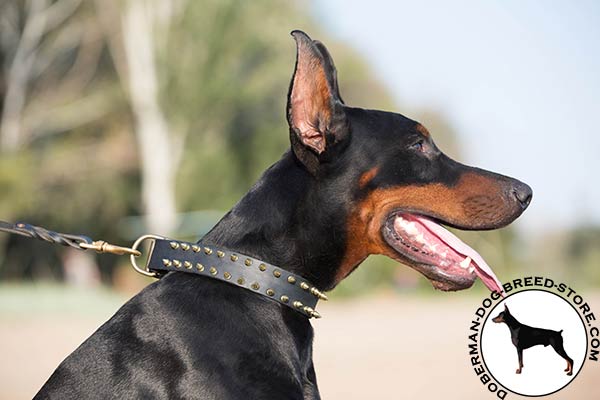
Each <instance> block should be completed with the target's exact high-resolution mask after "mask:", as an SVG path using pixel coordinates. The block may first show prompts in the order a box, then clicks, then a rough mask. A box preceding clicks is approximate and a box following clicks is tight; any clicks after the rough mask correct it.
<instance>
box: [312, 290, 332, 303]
mask: <svg viewBox="0 0 600 400" xmlns="http://www.w3.org/2000/svg"><path fill="white" fill-rule="evenodd" d="M310 293H311V294H312V295H313V296H317V298H319V299H320V300H325V301H327V300H329V298H328V297H327V295H326V294H325V293H323V292H321V291H320V290H319V289H317V288H316V287H312V288H310Z"/></svg>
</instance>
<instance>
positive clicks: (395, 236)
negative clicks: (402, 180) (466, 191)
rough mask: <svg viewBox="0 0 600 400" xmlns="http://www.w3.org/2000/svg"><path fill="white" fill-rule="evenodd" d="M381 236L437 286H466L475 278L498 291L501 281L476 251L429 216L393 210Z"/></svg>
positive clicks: (500, 287) (446, 288) (462, 287)
mask: <svg viewBox="0 0 600 400" xmlns="http://www.w3.org/2000/svg"><path fill="white" fill-rule="evenodd" d="M383 237H384V239H385V240H386V242H387V243H388V245H389V246H391V247H392V249H394V250H395V252H397V253H398V254H399V255H400V256H401V257H400V258H401V259H402V261H407V262H408V263H409V264H410V265H411V266H412V267H413V268H415V269H417V270H418V271H420V272H421V273H422V274H423V275H425V276H426V277H427V278H429V279H430V280H431V281H432V283H433V285H434V286H435V287H436V288H438V289H441V290H461V289H466V288H468V287H471V286H472V285H473V282H474V281H475V279H476V277H479V279H481V280H482V282H483V283H484V284H485V286H486V287H487V288H488V289H490V290H491V291H497V292H498V293H501V289H502V284H501V283H500V281H499V280H498V278H497V277H496V275H495V274H494V272H493V271H492V269H491V268H490V267H489V265H487V263H486V262H485V261H484V259H483V258H482V257H481V256H480V255H479V253H477V252H476V251H475V250H474V249H472V248H471V247H469V246H468V245H467V244H465V243H464V242H463V241H462V240H460V239H459V238H458V237H456V236H455V235H454V234H452V233H451V232H450V231H448V230H446V229H445V228H443V227H442V226H441V225H439V224H437V223H436V222H434V221H433V220H432V219H430V218H427V217H424V216H421V215H417V214H409V213H403V212H396V213H394V214H392V215H391V216H390V217H389V218H388V219H387V222H386V223H385V225H384V227H383Z"/></svg>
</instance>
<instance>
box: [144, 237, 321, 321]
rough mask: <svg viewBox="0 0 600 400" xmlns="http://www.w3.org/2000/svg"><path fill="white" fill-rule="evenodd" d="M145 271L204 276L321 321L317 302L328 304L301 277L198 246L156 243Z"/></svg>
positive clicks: (231, 252) (214, 249)
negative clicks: (322, 301) (321, 300)
mask: <svg viewBox="0 0 600 400" xmlns="http://www.w3.org/2000/svg"><path fill="white" fill-rule="evenodd" d="M146 268H147V269H148V270H149V271H155V272H158V273H165V272H167V271H168V272H171V271H177V272H187V273H191V274H197V275H203V276H206V277H208V278H212V279H217V280H220V281H223V282H227V283H229V284H231V285H235V286H238V287H240V288H244V289H246V290H250V291H252V292H254V293H257V294H260V295H262V296H265V297H267V298H269V299H271V300H273V301H276V302H278V303H280V304H282V305H284V306H287V307H290V308H292V309H293V310H295V311H297V312H299V313H301V314H302V315H304V316H306V317H308V318H313V317H314V318H320V317H321V315H320V314H319V313H318V312H317V311H315V307H316V305H317V302H318V300H319V299H323V300H327V296H325V294H323V293H321V292H320V291H319V290H318V289H317V288H316V287H315V286H314V285H313V284H311V283H310V282H309V281H307V280H306V279H304V278H303V277H301V276H299V275H296V274H293V273H291V272H289V271H286V270H285V269H283V268H280V267H277V266H275V265H272V264H269V263H266V262H264V261H261V260H258V259H256V258H253V257H250V256H247V255H244V254H240V253H237V252H234V251H231V250H227V249H216V248H214V247H212V246H204V245H202V244H201V243H188V242H181V241H174V240H169V239H156V240H155V241H154V246H153V248H152V249H151V253H150V256H149V258H148V262H147V266H146Z"/></svg>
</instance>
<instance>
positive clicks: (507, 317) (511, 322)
mask: <svg viewBox="0 0 600 400" xmlns="http://www.w3.org/2000/svg"><path fill="white" fill-rule="evenodd" d="M504 322H505V323H506V325H508V327H509V328H512V329H516V328H519V327H520V326H522V325H523V324H521V323H520V322H519V321H517V319H516V318H515V317H513V316H512V314H509V313H506V314H504Z"/></svg>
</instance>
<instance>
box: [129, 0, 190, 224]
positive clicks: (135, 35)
mask: <svg viewBox="0 0 600 400" xmlns="http://www.w3.org/2000/svg"><path fill="white" fill-rule="evenodd" d="M161 1H166V0H161ZM153 7H156V3H154V2H152V1H144V0H129V1H127V3H126V5H125V11H124V15H123V18H122V28H123V44H124V52H125V59H126V60H127V84H128V88H129V96H130V100H131V105H132V109H133V113H134V116H135V122H136V136H137V141H138V148H139V154H140V162H141V173H142V201H143V205H144V209H145V213H146V225H147V228H148V229H149V231H150V232H153V233H157V234H161V235H169V234H170V233H172V232H173V230H174V229H175V225H176V222H177V221H176V208H175V166H176V165H177V158H178V154H177V153H179V151H178V149H176V148H175V147H176V146H175V143H174V141H173V140H172V136H171V135H170V132H169V127H168V122H167V120H166V118H165V116H164V114H163V112H162V110H161V108H160V104H159V87H158V86H159V85H158V76H157V71H156V59H155V52H156V42H155V35H156V34H157V32H156V29H155V28H156V24H155V20H154V16H155V15H156V13H154V12H153V11H154V10H153ZM163 17H164V16H163Z"/></svg>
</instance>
